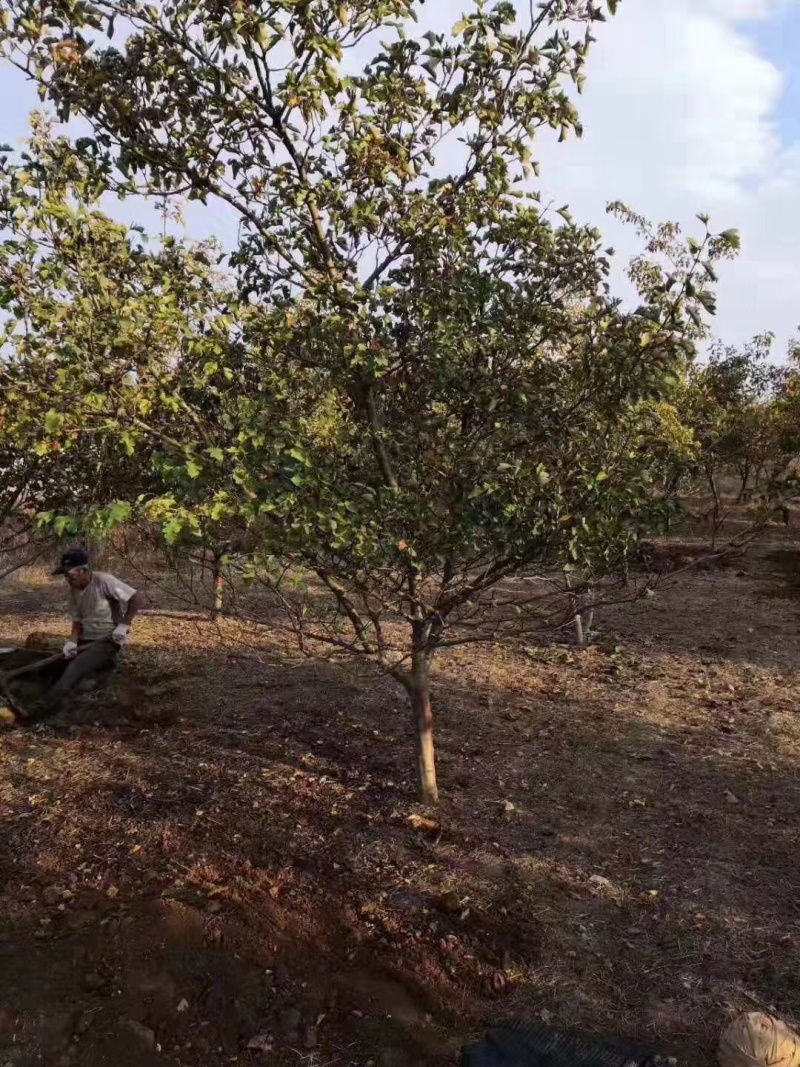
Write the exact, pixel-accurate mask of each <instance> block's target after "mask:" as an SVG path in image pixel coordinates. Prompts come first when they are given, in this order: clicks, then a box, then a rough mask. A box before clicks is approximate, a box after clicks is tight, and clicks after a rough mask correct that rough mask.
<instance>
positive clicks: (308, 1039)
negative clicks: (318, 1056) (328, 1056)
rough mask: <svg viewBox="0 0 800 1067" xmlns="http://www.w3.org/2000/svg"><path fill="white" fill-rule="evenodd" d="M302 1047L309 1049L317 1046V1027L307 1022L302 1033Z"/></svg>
mask: <svg viewBox="0 0 800 1067" xmlns="http://www.w3.org/2000/svg"><path fill="white" fill-rule="evenodd" d="M303 1047H304V1048H306V1049H308V1050H309V1051H311V1049H314V1048H316V1047H317V1028H316V1026H313V1025H311V1024H309V1025H308V1026H307V1027H306V1028H305V1032H304V1034H303Z"/></svg>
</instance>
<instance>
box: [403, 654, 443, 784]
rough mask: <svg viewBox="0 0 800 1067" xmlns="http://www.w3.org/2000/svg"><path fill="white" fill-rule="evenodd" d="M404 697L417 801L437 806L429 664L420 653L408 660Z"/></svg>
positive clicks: (426, 658) (425, 657)
mask: <svg viewBox="0 0 800 1067" xmlns="http://www.w3.org/2000/svg"><path fill="white" fill-rule="evenodd" d="M408 694H409V697H410V699H411V710H412V712H413V714H414V725H415V728H416V740H417V773H418V778H419V793H420V800H421V802H422V803H423V804H438V803H439V789H438V787H437V785H436V753H435V750H434V745H433V710H432V708H431V686H430V663H429V660H428V657H427V656H426V655H425V654H424V653H422V652H419V653H415V654H414V656H413V661H412V669H411V677H410V679H409V682H408Z"/></svg>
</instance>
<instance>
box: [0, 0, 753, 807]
mask: <svg viewBox="0 0 800 1067" xmlns="http://www.w3.org/2000/svg"><path fill="white" fill-rule="evenodd" d="M6 6H7V17H6V28H5V30H4V31H3V34H2V37H0V41H2V43H3V44H4V47H5V51H6V55H7V56H8V57H9V59H10V61H11V62H14V63H16V64H17V65H19V66H21V67H22V68H23V69H25V70H26V71H27V72H28V73H29V74H30V75H31V76H32V77H34V78H36V79H37V81H38V82H39V84H40V86H41V87H42V90H43V92H44V93H45V95H47V96H48V97H49V98H50V99H51V100H52V101H53V102H54V103H55V104H56V107H57V109H58V111H59V114H60V115H61V117H62V118H64V117H67V116H69V115H71V114H78V115H81V116H82V117H84V118H86V119H88V120H89V122H90V123H91V124H92V127H93V129H94V133H93V136H92V137H88V138H82V139H81V140H80V141H79V142H78V144H77V146H76V147H77V150H78V151H79V152H81V153H83V155H84V156H85V158H86V159H89V160H91V163H92V167H93V168H94V170H95V172H97V173H102V175H103V176H104V179H105V181H106V183H107V185H108V186H109V188H112V189H116V190H117V191H120V192H124V193H133V192H136V191H146V192H147V193H150V194H157V195H159V196H162V195H173V194H179V193H180V194H182V195H186V196H188V197H189V198H196V199H200V200H202V201H206V200H208V199H210V198H213V197H216V198H218V199H220V200H223V201H225V202H226V203H227V204H229V205H230V206H231V207H233V208H234V209H235V210H236V211H237V212H238V213H239V216H240V219H241V229H240V239H239V242H238V244H237V247H236V249H235V251H234V253H233V255H232V256H231V264H232V266H233V267H234V268H235V269H236V271H237V274H238V281H239V300H238V302H236V300H235V299H234V298H233V297H232V296H231V297H230V300H229V305H228V316H227V317H228V319H229V320H230V322H229V323H228V329H227V333H226V334H225V336H224V338H223V337H221V336H219V335H218V336H217V347H218V349H219V351H217V352H215V354H214V355H213V357H209V356H208V355H206V354H205V350H204V344H205V342H203V343H202V344H200V349H201V350H202V354H201V355H200V356H199V357H198V354H197V352H196V351H195V350H194V347H192V349H191V351H190V352H188V353H187V354H186V358H182V359H181V360H180V361H179V362H178V363H175V364H170V365H169V367H168V373H165V371H164V363H163V361H161V360H159V361H158V366H159V368H160V369H159V370H158V372H157V373H151V372H150V371H149V369H148V370H147V371H146V372H143V371H138V370H137V373H136V375H135V376H134V377H132V376H131V375H130V374H128V375H124V376H122V377H118V378H115V379H114V380H113V382H112V386H111V388H109V389H108V390H107V391H106V394H105V398H106V402H105V405H104V406H103V408H102V410H100V411H98V412H96V413H95V416H94V419H95V424H97V425H100V424H102V425H103V426H104V427H105V429H106V431H107V432H115V433H117V434H118V435H119V437H120V439H122V438H123V435H124V440H126V441H129V442H132V447H133V448H134V450H136V451H137V452H138V450H139V449H144V450H146V449H147V448H149V447H152V443H153V442H154V441H157V442H158V450H157V453H154V455H153V462H154V463H156V464H157V467H158V472H159V477H160V478H161V479H162V491H161V492H160V493H158V494H148V493H144V494H141V495H140V497H139V498H137V499H136V500H132V501H131V502H130V503H131V508H132V509H133V510H135V509H139V510H140V511H141V513H146V514H147V515H148V516H149V517H151V518H153V519H157V520H158V521H161V522H163V523H164V526H165V530H166V531H167V535H168V536H169V537H173V538H176V537H178V536H181V534H182V532H183V531H184V530H185V529H186V528H189V529H190V530H195V531H199V530H201V529H202V528H203V526H204V524H207V523H216V524H222V525H225V526H227V527H233V528H236V527H238V528H240V529H241V530H242V531H244V532H246V533H247V534H248V536H250V537H251V538H252V537H253V536H254V537H255V539H254V541H253V545H254V547H253V550H252V551H251V552H250V553H249V556H248V561H247V566H246V573H247V576H248V577H249V578H250V579H251V580H252V581H255V582H259V583H261V584H262V585H263V587H264V588H265V589H266V590H268V591H269V593H270V595H271V597H272V598H273V600H274V602H275V604H276V605H277V606H280V607H281V608H282V609H283V610H284V611H285V612H286V615H287V617H288V619H289V620H290V625H291V627H292V629H293V630H294V632H296V633H297V635H298V636H299V638H300V640H301V641H302V642H303V643H304V646H305V647H309V648H311V649H315V650H316V649H319V648H321V647H327V648H329V649H333V650H334V651H335V652H337V653H338V654H340V655H343V656H358V657H364V656H366V657H368V658H370V659H372V660H374V661H376V662H377V663H378V664H379V665H380V666H381V667H382V669H384V670H385V671H388V672H389V673H391V674H392V676H393V677H395V678H396V679H397V680H398V681H399V682H400V683H401V684H402V685H403V686H404V687H405V688H406V690H407V692H408V694H409V697H410V703H411V707H412V709H413V715H414V721H415V724H416V738H417V752H418V766H419V778H420V786H421V796H422V798H423V799H424V800H426V801H428V802H434V801H435V800H436V799H437V789H436V779H435V766H434V751H433V727H432V708H431V695H430V666H431V660H432V657H433V655H434V653H435V652H436V650H437V649H438V648H441V647H443V646H445V645H447V644H448V643H453V642H457V641H463V640H470V639H474V638H475V637H486V636H487V634H488V633H493V634H497V633H502V632H506V631H507V630H509V629H511V628H518V627H519V626H520V624H521V623H520V619H523V620H525V619H530V620H531V623H532V624H534V623H535V624H536V625H538V626H545V625H553V624H555V623H558V622H562V623H563V621H564V620H565V618H568V617H569V612H570V611H571V610H573V609H572V605H574V603H575V601H576V586H577V589H578V592H580V590H581V589H584V588H588V587H589V586H590V585H592V584H594V583H595V582H596V581H597V580H598V579H599V578H600V577H601V576H603V575H605V574H608V573H609V571H611V570H613V569H614V568H615V567H617V566H618V565H619V563H620V560H621V559H622V557H623V556H624V554H625V551H626V549H627V547H628V545H629V543H630V541H631V539H632V538H633V537H634V536H635V533H636V530H637V529H638V528H640V527H642V526H648V525H652V524H653V523H654V522H656V521H657V520H658V517H659V516H660V515H663V514H664V510H665V508H666V507H667V506H668V502H667V501H665V500H664V499H663V495H662V494H659V493H658V492H657V491H656V490H657V489H658V487H659V485H660V484H661V481H662V477H663V471H662V467H661V465H660V462H661V461H660V459H659V456H658V455H657V452H656V450H653V449H651V448H650V445H651V444H652V440H653V418H652V413H653V404H655V403H658V402H659V401H661V400H664V399H665V398H668V396H669V392H670V390H671V389H672V388H674V383H675V381H676V379H677V378H679V377H680V376H681V375H682V374H683V373H684V371H685V369H686V366H687V363H688V361H689V360H690V359H691V356H692V352H693V344H694V340H695V339H696V337H697V336H699V335H700V332H701V330H702V317H701V316H702V314H703V312H704V310H709V309H710V307H711V303H712V297H711V293H710V290H709V289H708V288H707V286H706V284H705V283H701V282H700V280H699V279H700V277H701V276H702V277H705V276H706V275H710V274H713V266H712V264H713V262H714V261H715V260H716V259H718V258H720V257H724V256H726V255H728V254H730V253H731V252H732V250H733V248H734V246H735V244H736V236H735V234H733V233H726V234H722V235H716V236H715V235H712V234H711V233H710V232H709V231H708V228H707V226H706V232H705V234H704V236H703V237H702V238H701V240H699V241H696V242H695V241H694V239H691V242H690V244H689V245H687V246H685V247H683V246H681V254H680V257H679V259H678V261H677V262H676V263H674V264H671V265H669V269H667V266H666V265H665V264H664V263H663V262H661V261H660V260H661V259H663V255H662V252H663V251H664V248H663V242H661V244H659V235H658V234H657V235H656V237H655V238H654V242H651V245H652V247H651V248H650V253H649V254H648V257H647V258H646V259H643V260H641V261H640V262H639V263H638V264H637V267H636V280H637V284H638V287H639V290H640V292H641V294H642V297H643V304H642V306H641V308H639V309H638V310H637V311H636V312H627V311H625V310H624V309H623V308H622V307H621V305H620V303H619V301H617V300H615V299H614V298H613V297H612V296H611V295H610V294H609V290H608V283H607V280H606V279H607V275H608V271H609V260H608V256H607V255H606V254H604V253H603V251H602V248H601V245H600V235H599V233H598V232H597V231H596V230H594V229H591V228H587V227H582V226H580V225H578V224H577V223H575V221H574V220H573V219H572V218H571V216H570V215H569V212H568V211H567V209H566V208H563V209H561V210H560V211H559V212H557V213H551V212H548V211H547V210H545V209H544V208H543V207H542V205H541V203H540V200H539V197H538V196H537V195H536V194H533V193H530V192H529V191H528V187H527V185H526V184H525V179H526V178H527V177H529V176H530V175H531V173H532V172H533V171H534V170H535V166H536V165H535V163H534V162H533V159H532V155H531V145H532V141H533V138H534V136H535V134H536V132H537V131H538V130H539V129H540V128H541V127H547V126H549V127H552V128H554V129H555V130H557V131H559V133H560V136H561V137H565V136H567V135H568V134H569V133H570V132H571V131H577V132H580V125H579V121H578V116H577V113H576V110H575V107H574V105H573V103H572V100H571V99H570V96H569V95H568V93H567V92H566V91H565V88H564V82H565V80H572V81H574V82H575V83H577V85H578V87H579V88H580V86H581V83H582V80H583V71H582V68H583V65H584V61H585V57H586V52H587V49H588V46H589V44H590V43H591V41H592V37H591V29H592V26H593V24H594V23H596V22H599V21H603V20H604V18H605V16H604V13H603V11H601V9H600V8H599V7H598V6H597V5H596V4H594V3H592V2H589V0H550V2H548V3H546V4H544V5H542V7H541V8H540V9H539V11H538V13H533V12H532V13H531V15H530V17H529V18H528V19H527V20H524V24H523V25H522V27H521V28H520V27H519V24H518V22H517V19H516V14H515V12H514V9H513V8H512V6H511V5H510V4H509V3H506V2H498V3H496V4H495V5H493V6H490V5H488V4H486V3H477V4H475V5H474V7H473V9H472V11H471V13H470V14H468V15H467V16H466V17H465V18H464V19H463V20H462V21H461V22H460V23H459V24H458V25H457V26H456V27H454V29H453V32H452V34H451V35H442V34H436V33H433V32H429V33H424V34H421V35H419V36H417V37H413V36H411V35H410V31H411V29H412V23H413V20H414V19H415V18H416V17H417V15H418V13H419V9H420V4H418V3H415V2H413V0H361V2H359V3H347V2H345V3H331V2H329V0H302V2H297V0H261V2H260V3H253V4H245V3H234V4H228V3H225V4H219V5H213V4H209V5H207V6H204V7H203V8H198V7H197V6H196V5H195V4H194V3H191V2H189V0H175V2H172V3H169V4H162V5H160V6H158V7H154V6H150V5H145V4H143V3H140V2H139V0H90V2H87V0H80V2H77V0H76V2H72V0H49V2H44V3H42V2H37V3H36V4H33V3H29V2H27V0H25V2H22V0H17V2H12V3H10V4H7V5H6ZM607 7H608V9H609V10H610V11H611V12H612V13H613V10H614V8H615V7H616V3H615V2H609V3H608V5H607ZM116 20H119V23H120V24H121V25H122V24H124V25H125V26H126V29H127V30H128V31H129V36H128V37H127V38H126V39H125V41H124V42H123V43H122V45H121V46H120V48H118V49H115V48H112V47H111V46H110V44H109V42H108V41H107V40H106V41H104V40H103V38H104V37H106V38H108V37H110V36H111V35H112V34H113V32H114V28H115V25H116ZM379 31H380V35H381V40H383V41H384V42H385V43H381V44H378V43H377V36H376V35H377V34H378V32H379ZM357 48H359V49H362V50H363V49H371V56H370V58H369V59H367V60H366V61H365V62H364V63H363V66H362V67H361V69H355V68H356V67H357V64H358V60H357V56H358V54H359V53H356V52H355V51H354V50H355V49H357ZM452 141H455V147H454V149H452V150H449V155H448V154H446V152H445V147H444V146H446V145H448V144H449V143H450V142H452ZM662 236H663V235H662ZM670 239H671V241H672V244H673V246H675V247H678V245H679V240H678V235H677V233H676V232H675V231H674V230H671V231H670ZM180 266H181V268H183V267H185V266H186V264H185V262H183V261H182V262H181V264H180ZM214 321H215V323H216V328H217V329H219V324H220V323H221V322H222V323H224V321H225V316H224V315H221V316H218V317H217V318H216V319H215V320H214ZM222 329H223V330H224V329H225V326H224V325H223V327H222ZM138 355H139V358H142V355H143V354H142V353H141V352H140V353H139V354H138ZM133 358H134V357H133V355H131V356H129V359H133ZM145 358H146V355H145ZM89 384H90V381H88V380H87V386H86V388H88V387H89ZM96 394H97V391H96V389H95V390H94V391H93V392H92V393H91V395H93V396H96ZM80 408H81V405H80V404H78V405H77V406H75V408H74V411H75V414H74V416H73V417H74V418H78V417H80V418H82V419H84V418H85V417H86V412H85V405H84V410H81V411H80V412H79V409H80ZM57 429H58V431H59V432H60V433H62V434H63V432H64V428H63V427H58V428H57ZM565 571H572V572H574V575H575V577H574V578H571V579H570V582H569V586H570V587H569V589H565V588H562V587H560V586H558V585H554V582H555V578H554V576H558V575H559V574H561V575H563V574H564V572H565ZM516 576H523V577H524V578H525V579H526V581H525V583H523V584H522V589H523V590H530V589H533V590H534V592H532V593H527V592H523V595H522V596H520V595H519V594H518V593H517V591H516V590H515V587H513V586H511V585H509V582H510V580H511V579H513V578H514V577H516ZM537 577H538V578H539V579H540V580H541V581H540V584H539V585H538V586H535V585H532V584H531V582H530V581H528V579H531V578H537ZM553 590H555V594H556V595H555V596H553V595H551V594H552V592H553ZM565 604H566V605H567V606H566V608H565V606H564V605H565ZM486 611H488V612H489V613H490V614H491V617H492V624H491V626H488V627H487V619H486V617H485V615H484V612H486Z"/></svg>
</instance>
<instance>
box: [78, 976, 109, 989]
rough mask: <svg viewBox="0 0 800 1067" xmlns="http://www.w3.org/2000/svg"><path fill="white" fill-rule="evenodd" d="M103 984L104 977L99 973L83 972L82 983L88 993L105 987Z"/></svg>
mask: <svg viewBox="0 0 800 1067" xmlns="http://www.w3.org/2000/svg"><path fill="white" fill-rule="evenodd" d="M105 984H106V983H105V979H104V978H103V977H102V976H101V975H99V974H95V973H94V972H92V973H91V974H85V975H84V976H83V982H82V985H83V988H84V989H85V990H86V991H87V992H88V993H97V992H99V991H100V990H101V989H104V988H105Z"/></svg>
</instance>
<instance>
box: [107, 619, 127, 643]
mask: <svg viewBox="0 0 800 1067" xmlns="http://www.w3.org/2000/svg"><path fill="white" fill-rule="evenodd" d="M130 632H131V628H130V626H128V624H127V623H125V622H118V623H117V625H116V626H115V627H114V632H113V634H112V635H111V640H112V641H113V642H114V644H115V645H119V647H120V648H122V646H123V645H124V644H125V642H126V641H127V640H128V634H129V633H130Z"/></svg>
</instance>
